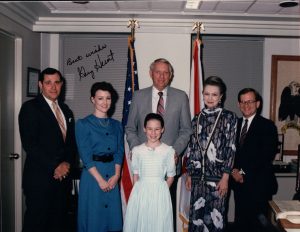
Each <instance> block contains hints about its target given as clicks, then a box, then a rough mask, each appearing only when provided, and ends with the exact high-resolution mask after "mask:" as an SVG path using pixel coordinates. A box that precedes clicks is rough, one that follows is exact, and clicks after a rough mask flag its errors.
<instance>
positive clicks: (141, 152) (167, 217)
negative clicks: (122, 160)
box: [123, 113, 175, 232]
mask: <svg viewBox="0 0 300 232" xmlns="http://www.w3.org/2000/svg"><path fill="white" fill-rule="evenodd" d="M144 132H145V133H146V137H147V142H145V143H143V144H141V145H139V146H136V147H134V148H133V150H132V171H133V181H134V186H133V189H132V192H131V195H130V198H129V202H128V206H127V210H126V216H125V222H124V228H123V231H124V232H140V231H143V232H153V231H164V232H173V216H172V215H173V213H172V203H171V196H170V191H169V189H168V188H169V187H170V186H171V185H172V183H173V180H174V178H173V177H174V176H175V161H174V153H175V151H174V149H173V148H172V147H171V146H168V145H166V144H164V143H162V142H161V141H160V137H161V135H162V133H163V132H164V120H163V118H162V117H161V116H160V115H159V114H154V113H150V114H148V115H147V116H146V118H145V121H144Z"/></svg>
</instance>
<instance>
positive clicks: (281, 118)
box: [270, 55, 300, 156]
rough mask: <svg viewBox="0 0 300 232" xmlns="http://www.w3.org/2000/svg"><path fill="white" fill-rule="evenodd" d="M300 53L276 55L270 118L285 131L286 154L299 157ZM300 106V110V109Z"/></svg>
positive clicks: (281, 130)
mask: <svg viewBox="0 0 300 232" xmlns="http://www.w3.org/2000/svg"><path fill="white" fill-rule="evenodd" d="M299 104H300V56H289V55H273V56H272V66H271V99H270V119H271V120H273V121H274V123H275V125H276V126H277V129H278V133H279V134H280V133H282V134H284V137H285V139H284V144H283V146H284V151H283V155H295V156H297V150H298V144H299V143H300V116H298V115H297V114H300V105H299ZM298 109H299V112H298Z"/></svg>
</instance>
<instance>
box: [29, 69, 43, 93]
mask: <svg viewBox="0 0 300 232" xmlns="http://www.w3.org/2000/svg"><path fill="white" fill-rule="evenodd" d="M39 75H40V70H39V69H36V68H30V67H28V68H27V97H35V96H37V95H38V94H39Z"/></svg>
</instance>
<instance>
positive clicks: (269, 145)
mask: <svg viewBox="0 0 300 232" xmlns="http://www.w3.org/2000/svg"><path fill="white" fill-rule="evenodd" d="M242 120H243V119H242V118H240V119H239V121H238V126H237V137H236V138H237V140H236V145H237V152H236V156H235V162H234V168H237V169H241V168H242V169H243V171H244V172H245V175H244V183H243V184H235V188H236V187H237V188H236V190H239V189H238V188H239V187H242V188H244V191H243V192H244V193H248V196H249V197H251V198H252V199H269V198H270V197H271V196H272V195H273V194H275V193H276V192H277V181H276V178H275V175H274V172H273V167H272V161H273V159H274V157H275V155H276V153H277V145H278V135H277V128H276V126H275V125H274V123H273V122H272V121H271V120H268V119H266V118H263V117H262V116H260V115H258V114H257V115H256V116H255V117H254V118H253V121H252V123H251V125H250V127H249V129H248V132H247V134H246V138H245V140H244V144H243V146H241V147H240V146H239V137H240V133H241V125H242Z"/></svg>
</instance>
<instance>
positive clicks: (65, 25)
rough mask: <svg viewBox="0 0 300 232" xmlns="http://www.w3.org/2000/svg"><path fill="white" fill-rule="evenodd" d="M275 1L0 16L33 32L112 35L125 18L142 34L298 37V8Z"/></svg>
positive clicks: (73, 8) (35, 5) (17, 5)
mask: <svg viewBox="0 0 300 232" xmlns="http://www.w3.org/2000/svg"><path fill="white" fill-rule="evenodd" d="M280 1H281V0H218V1H217V0H202V1H200V4H199V7H198V9H195V10H191V9H186V8H185V4H186V1H181V0H172V1H169V0H152V1H143V0H136V1H90V2H88V3H87V4H76V3H73V2H71V1H49V2H46V1H40V2H37V1H36V2H0V12H1V13H4V14H6V15H7V16H9V17H11V18H12V19H13V20H15V21H18V22H19V23H22V24H23V25H25V26H26V27H28V28H30V29H32V30H33V31H52V32H53V31H62V30H64V31H76V30H78V29H76V28H75V27H76V26H77V27H78V26H85V28H84V31H86V32H88V31H97V30H99V29H100V30H101V31H114V29H112V28H111V27H112V26H115V27H116V26H118V27H121V25H123V26H124V24H125V22H127V21H128V20H129V19H130V18H135V19H137V20H138V21H139V24H140V27H141V28H144V29H142V30H145V31H147V29H146V28H148V29H149V30H151V29H150V24H151V26H152V27H156V28H158V27H164V28H166V27H167V30H171V28H172V27H174V28H176V29H178V27H179V28H180V30H179V31H180V32H185V31H186V30H187V28H186V26H187V25H189V30H191V29H190V28H191V27H192V24H193V22H195V21H201V22H203V23H204V25H205V26H206V29H207V30H208V31H209V32H212V33H214V28H216V27H218V28H220V29H221V31H222V29H226V27H227V28H228V27H231V28H232V27H240V28H246V29H247V28H249V29H251V27H253V25H254V27H257V25H259V26H258V27H259V28H261V29H265V30H268V29H272V27H274V28H273V29H277V28H279V27H280V28H286V30H292V31H293V30H296V31H298V32H297V33H296V34H295V35H300V34H299V26H300V7H299V5H298V6H297V7H290V8H282V7H280V6H279V2H280ZM294 1H295V0H294ZM104 22H106V23H104ZM175 24H176V25H175ZM229 24H230V26H229ZM233 25H235V26H233ZM237 25H238V26H237ZM115 29H117V28H115ZM117 30H118V31H120V28H118V29H117ZM126 30H127V31H128V29H124V31H126ZM267 34H268V33H267Z"/></svg>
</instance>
